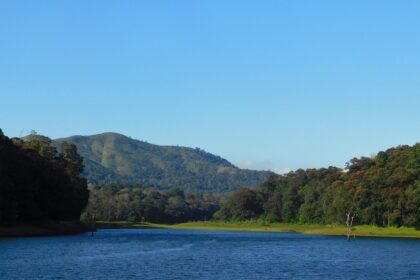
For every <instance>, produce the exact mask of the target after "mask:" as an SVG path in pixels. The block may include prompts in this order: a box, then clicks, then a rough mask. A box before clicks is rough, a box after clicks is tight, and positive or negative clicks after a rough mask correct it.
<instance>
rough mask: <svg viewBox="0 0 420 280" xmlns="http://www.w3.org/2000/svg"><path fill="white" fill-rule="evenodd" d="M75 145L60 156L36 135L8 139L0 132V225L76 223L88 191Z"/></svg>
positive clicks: (42, 137) (86, 200) (65, 146)
mask: <svg viewBox="0 0 420 280" xmlns="http://www.w3.org/2000/svg"><path fill="white" fill-rule="evenodd" d="M82 170H83V159H82V158H81V157H80V156H79V154H78V153H77V148H76V146H75V145H74V144H70V143H67V142H63V143H62V146H61V153H58V152H57V149H56V148H55V147H54V146H52V143H51V140H50V139H49V138H47V137H44V136H40V135H36V134H35V133H34V134H32V135H30V136H28V137H24V138H22V139H20V138H13V139H9V138H8V137H6V136H5V135H4V134H3V132H2V131H1V130H0V224H5V223H16V222H37V221H46V220H51V221H73V220H79V218H80V214H81V212H82V210H83V209H84V208H85V206H86V204H87V202H88V197H89V191H88V190H87V184H86V180H85V179H84V178H82V177H80V173H81V172H82Z"/></svg>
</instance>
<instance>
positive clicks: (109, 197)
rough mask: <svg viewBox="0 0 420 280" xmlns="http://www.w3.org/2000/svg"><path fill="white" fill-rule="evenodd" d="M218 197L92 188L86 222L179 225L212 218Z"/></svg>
mask: <svg viewBox="0 0 420 280" xmlns="http://www.w3.org/2000/svg"><path fill="white" fill-rule="evenodd" d="M219 200H220V199H219V197H217V196H214V195H209V194H205V193H196V194H194V193H185V192H184V191H183V190H181V189H178V188H173V189H170V190H168V191H165V192H163V191H158V190H156V189H152V188H144V187H142V186H119V185H108V186H102V187H96V186H91V187H90V198H89V204H88V207H87V209H86V211H85V213H84V214H83V219H85V220H91V219H93V218H94V219H96V220H100V221H129V222H142V221H147V222H153V223H180V222H186V221H196V220H206V219H210V218H211V217H212V216H213V214H214V212H216V211H217V210H218V209H219Z"/></svg>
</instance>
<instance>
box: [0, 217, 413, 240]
mask: <svg viewBox="0 0 420 280" xmlns="http://www.w3.org/2000/svg"><path fill="white" fill-rule="evenodd" d="M96 229H179V230H215V231H253V232H284V233H287V232H289V233H302V234H313V235H326V236H346V227H345V226H342V225H306V224H281V223H272V224H266V223H262V222H216V221H207V222H186V223H180V224H172V225H168V224H153V223H129V222H124V221H117V222H103V221H99V222H97V223H96ZM90 231H91V229H90V227H89V226H87V225H86V224H84V223H82V222H51V221H47V222H43V223H38V224H35V223H32V224H24V223H22V224H11V225H0V238H16V237H42V236H60V235H77V234H81V233H85V232H90ZM352 233H353V234H354V235H355V237H382V238H413V239H420V230H416V229H414V228H407V227H400V228H396V227H383V228H382V227H377V226H369V225H358V226H355V227H353V231H352ZM353 234H352V235H353Z"/></svg>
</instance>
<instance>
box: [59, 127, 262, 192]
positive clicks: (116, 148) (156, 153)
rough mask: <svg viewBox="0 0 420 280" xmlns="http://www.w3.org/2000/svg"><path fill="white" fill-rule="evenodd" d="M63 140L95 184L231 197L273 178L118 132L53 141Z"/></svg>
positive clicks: (210, 156)
mask: <svg viewBox="0 0 420 280" xmlns="http://www.w3.org/2000/svg"><path fill="white" fill-rule="evenodd" d="M61 141H68V142H71V143H74V144H76V146H77V148H78V151H79V153H80V154H81V155H82V156H83V157H84V163H85V172H84V176H85V177H86V178H87V179H88V181H89V182H90V183H94V184H106V183H111V182H119V183H124V184H137V183H140V184H144V185H146V186H153V187H157V188H159V189H167V188H172V187H179V188H182V189H186V190H200V191H209V192H228V191H231V190H234V189H236V188H238V187H240V186H249V187H256V186H258V185H259V184H261V183H262V182H263V181H264V180H265V179H267V177H268V176H269V174H270V173H269V172H266V171H253V170H245V169H239V168H237V167H236V166H234V165H233V164H231V163H230V162H229V161H227V160H225V159H223V158H221V157H219V156H215V155H213V154H210V153H208V152H205V151H203V150H201V149H198V148H195V149H193V148H186V147H178V146H159V145H153V144H149V143H147V142H143V141H139V140H135V139H132V138H129V137H127V136H124V135H121V134H117V133H103V134H98V135H92V136H71V137H68V138H61V139H57V140H54V142H55V145H57V146H59V142H61Z"/></svg>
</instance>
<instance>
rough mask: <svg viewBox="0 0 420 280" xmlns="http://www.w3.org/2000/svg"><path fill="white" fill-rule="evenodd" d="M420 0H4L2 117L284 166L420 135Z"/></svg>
mask: <svg viewBox="0 0 420 280" xmlns="http://www.w3.org/2000/svg"><path fill="white" fill-rule="evenodd" d="M419 13H420V1H415V0H407V1H384V0H381V1H357V0H356V1H354V0H352V1H333V0H331V1H322V0H320V1H308V0H305V1H303V0H301V1H299V0H288V1H287V0H276V1H245V0H240V1H233V0H229V1H215V0H212V1H184V0H180V1H158V0H151V1H124V0H122V1H104V0H101V1H74V0H72V1H14V0H13V1H8V0H3V1H1V2H0V128H1V129H2V130H3V132H4V133H5V134H6V135H8V136H9V137H19V136H24V135H26V134H28V133H29V132H30V131H31V130H32V129H33V130H36V131H37V132H38V133H39V134H43V135H47V136H49V137H50V138H58V137H65V136H70V135H75V134H77V135H92V134H97V133H102V132H118V133H122V134H125V135H127V136H130V137H132V138H135V139H139V140H145V141H148V142H149V143H154V144H159V145H180V146H188V147H200V148H202V149H204V150H206V151H208V152H211V153H213V154H217V155H220V156H222V157H224V158H226V159H228V160H229V161H231V162H232V163H234V164H235V165H238V166H240V167H244V168H249V169H270V170H273V171H276V172H279V173H281V172H285V171H288V170H294V169H297V168H318V167H328V166H338V167H344V166H345V163H346V162H347V161H349V160H350V159H351V158H353V157H360V156H372V155H374V154H375V153H377V152H378V151H381V150H385V149H387V148H390V147H393V146H397V145H402V144H408V145H413V144H415V143H416V142H419V141H420V129H419V125H420V109H419V108H420V17H419V16H418V15H419Z"/></svg>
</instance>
